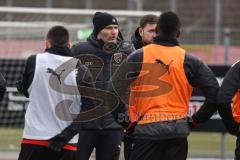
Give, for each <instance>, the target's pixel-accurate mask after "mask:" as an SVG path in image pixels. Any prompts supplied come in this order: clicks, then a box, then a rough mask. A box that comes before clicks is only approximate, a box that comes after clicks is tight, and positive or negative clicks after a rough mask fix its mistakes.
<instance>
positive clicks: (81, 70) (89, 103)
mask: <svg viewBox="0 0 240 160" xmlns="http://www.w3.org/2000/svg"><path fill="white" fill-rule="evenodd" d="M76 80H77V84H78V87H81V89H78V90H79V93H80V95H81V104H82V105H81V112H82V111H86V110H90V109H92V108H94V107H95V106H96V102H95V101H94V100H91V99H90V98H87V97H86V96H87V95H91V97H93V98H94V94H95V92H94V93H93V92H92V91H91V93H90V91H89V90H88V88H95V85H94V81H93V77H92V75H91V73H90V71H89V70H88V68H87V67H86V66H84V65H83V64H82V63H81V61H79V62H78V64H77V75H76ZM85 87H86V88H85ZM77 118H78V117H76V119H77ZM80 129H81V122H78V121H77V120H74V121H73V122H72V123H71V124H70V125H69V126H68V127H66V128H65V129H64V130H63V131H62V132H61V133H60V134H59V135H61V136H63V137H64V138H65V139H66V142H68V141H69V140H70V139H71V138H72V137H73V136H75V135H76V134H77V133H78V132H79V130H80ZM59 135H58V136H59Z"/></svg>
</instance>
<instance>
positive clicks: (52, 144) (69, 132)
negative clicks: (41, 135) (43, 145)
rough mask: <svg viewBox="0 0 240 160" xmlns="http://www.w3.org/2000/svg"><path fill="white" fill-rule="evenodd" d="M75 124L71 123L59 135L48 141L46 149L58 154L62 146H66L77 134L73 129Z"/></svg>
mask: <svg viewBox="0 0 240 160" xmlns="http://www.w3.org/2000/svg"><path fill="white" fill-rule="evenodd" d="M75 125H77V124H76V123H74V122H73V123H72V124H71V125H70V126H68V127H67V128H65V129H64V130H63V131H62V132H61V133H60V134H57V135H56V136H54V137H52V138H51V139H50V140H49V144H48V148H49V149H51V150H53V151H56V152H60V151H61V150H62V149H63V147H64V145H66V144H67V143H68V142H69V141H70V140H71V139H72V138H73V137H74V136H75V135H76V134H77V133H78V132H77V130H76V129H74V127H75ZM75 128H76V127H75Z"/></svg>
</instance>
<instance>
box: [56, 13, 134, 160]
mask: <svg viewBox="0 0 240 160" xmlns="http://www.w3.org/2000/svg"><path fill="white" fill-rule="evenodd" d="M93 27H94V28H93V33H92V34H91V35H90V36H89V37H88V39H87V42H79V43H77V44H75V45H74V46H73V47H72V51H73V54H74V57H77V58H79V59H80V60H81V62H82V63H83V64H85V65H86V66H87V67H88V69H89V71H90V72H91V73H92V76H93V79H94V82H95V86H96V88H97V96H96V97H95V99H97V100H95V102H96V103H95V104H96V106H104V103H105V102H106V101H108V99H109V98H110V97H108V96H106V95H109V93H110V92H111V90H110V89H109V84H111V83H110V80H111V76H112V75H113V74H114V72H115V71H116V69H117V68H118V67H119V66H120V64H121V63H122V62H123V60H124V59H125V58H126V57H127V55H129V54H130V53H131V52H133V51H134V50H135V49H134V46H133V45H132V44H131V43H130V42H126V41H124V40H123V38H122V35H121V33H120V31H119V28H118V21H117V19H116V18H115V17H114V16H113V15H111V14H109V13H102V12H96V13H95V14H94V16H93ZM81 97H82V103H85V104H86V102H85V101H89V102H90V101H92V99H89V97H84V96H83V95H81ZM99 99H100V101H101V102H100V101H99ZM89 104H91V103H89ZM121 105H123V104H121ZM116 117H117V116H116ZM116 117H115V118H114V117H113V115H112V114H111V113H108V114H104V116H102V117H101V118H97V119H96V120H94V121H90V122H86V123H81V124H80V123H78V124H76V123H72V125H70V126H69V127H68V128H67V129H65V130H64V132H65V133H63V132H62V133H60V134H59V135H58V136H56V141H57V137H61V136H63V135H64V136H65V135H67V136H65V138H64V140H65V141H66V140H68V139H70V138H71V136H73V135H74V134H76V133H77V132H78V133H79V141H78V151H77V159H80V160H89V157H90V156H91V153H92V151H93V149H94V148H95V149H96V160H118V159H119V155H120V146H121V141H122V132H123V129H122V127H121V126H120V125H119V124H118V123H117V122H116V121H115V119H116Z"/></svg>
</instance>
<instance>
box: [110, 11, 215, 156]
mask: <svg viewBox="0 0 240 160" xmlns="http://www.w3.org/2000/svg"><path fill="white" fill-rule="evenodd" d="M180 26H181V24H180V20H179V18H178V16H177V15H176V14H175V13H173V12H164V13H162V14H161V16H160V17H159V19H158V22H157V37H156V38H155V40H154V42H153V43H152V44H149V45H147V46H145V47H143V48H142V49H138V50H137V51H135V52H133V53H132V54H131V55H129V56H128V57H127V60H126V61H125V62H123V63H122V65H121V66H120V68H119V70H118V71H117V72H115V74H114V76H113V77H112V85H113V87H114V88H113V89H114V90H115V91H116V92H117V95H118V96H120V99H121V100H122V101H125V102H128V103H129V108H128V109H126V108H118V109H117V110H116V111H115V112H113V114H114V115H119V116H122V115H123V114H122V112H123V113H124V112H126V111H128V114H129V116H130V119H131V122H136V121H138V124H137V125H136V126H135V128H132V129H133V135H134V141H133V145H132V152H131V154H130V155H129V157H126V159H130V160H143V159H144V160H145V159H146V160H148V159H149V160H150V159H151V160H185V159H186V158H187V153H188V142H187V136H188V135H189V133H190V131H191V129H192V128H193V127H194V126H195V125H197V124H198V123H203V122H206V121H207V120H209V119H210V117H211V116H212V115H213V114H214V112H215V111H216V95H217V91H218V88H219V85H218V82H217V80H216V78H215V76H214V74H213V72H212V71H211V70H210V69H209V67H208V66H207V65H206V64H205V63H204V62H202V61H201V60H199V59H197V58H196V57H194V56H192V55H190V54H188V53H186V51H185V50H184V49H182V48H181V47H180V46H179V43H178V41H177V38H178V37H179V35H180ZM193 88H198V89H201V90H202V91H203V94H204V96H205V98H206V100H205V102H204V104H203V105H202V106H201V108H200V110H199V111H198V112H196V113H195V114H194V115H192V116H191V117H188V110H189V101H190V98H191V94H192V90H193ZM129 91H130V93H129V95H126V93H128V92H129ZM127 97H129V98H127ZM125 114H126V113H125ZM122 119H123V118H121V117H119V121H118V122H119V123H120V124H122V125H124V126H126V118H125V121H123V120H122ZM123 122H124V123H123ZM129 125H130V126H134V125H132V124H129Z"/></svg>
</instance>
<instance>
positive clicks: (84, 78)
mask: <svg viewBox="0 0 240 160" xmlns="http://www.w3.org/2000/svg"><path fill="white" fill-rule="evenodd" d="M79 63H81V62H80V61H79ZM77 84H78V86H84V87H83V88H81V89H79V93H80V95H81V103H82V106H81V109H82V111H86V110H90V109H92V108H93V107H95V106H96V102H95V101H94V100H93V99H90V98H87V97H86V96H88V95H91V97H92V98H94V97H95V96H94V94H96V93H92V92H91V93H89V92H90V91H89V89H88V88H95V84H94V81H93V76H92V74H91V72H90V71H89V69H88V68H87V67H86V66H84V65H83V64H79V67H78V72H77ZM85 95H86V96H85Z"/></svg>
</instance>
